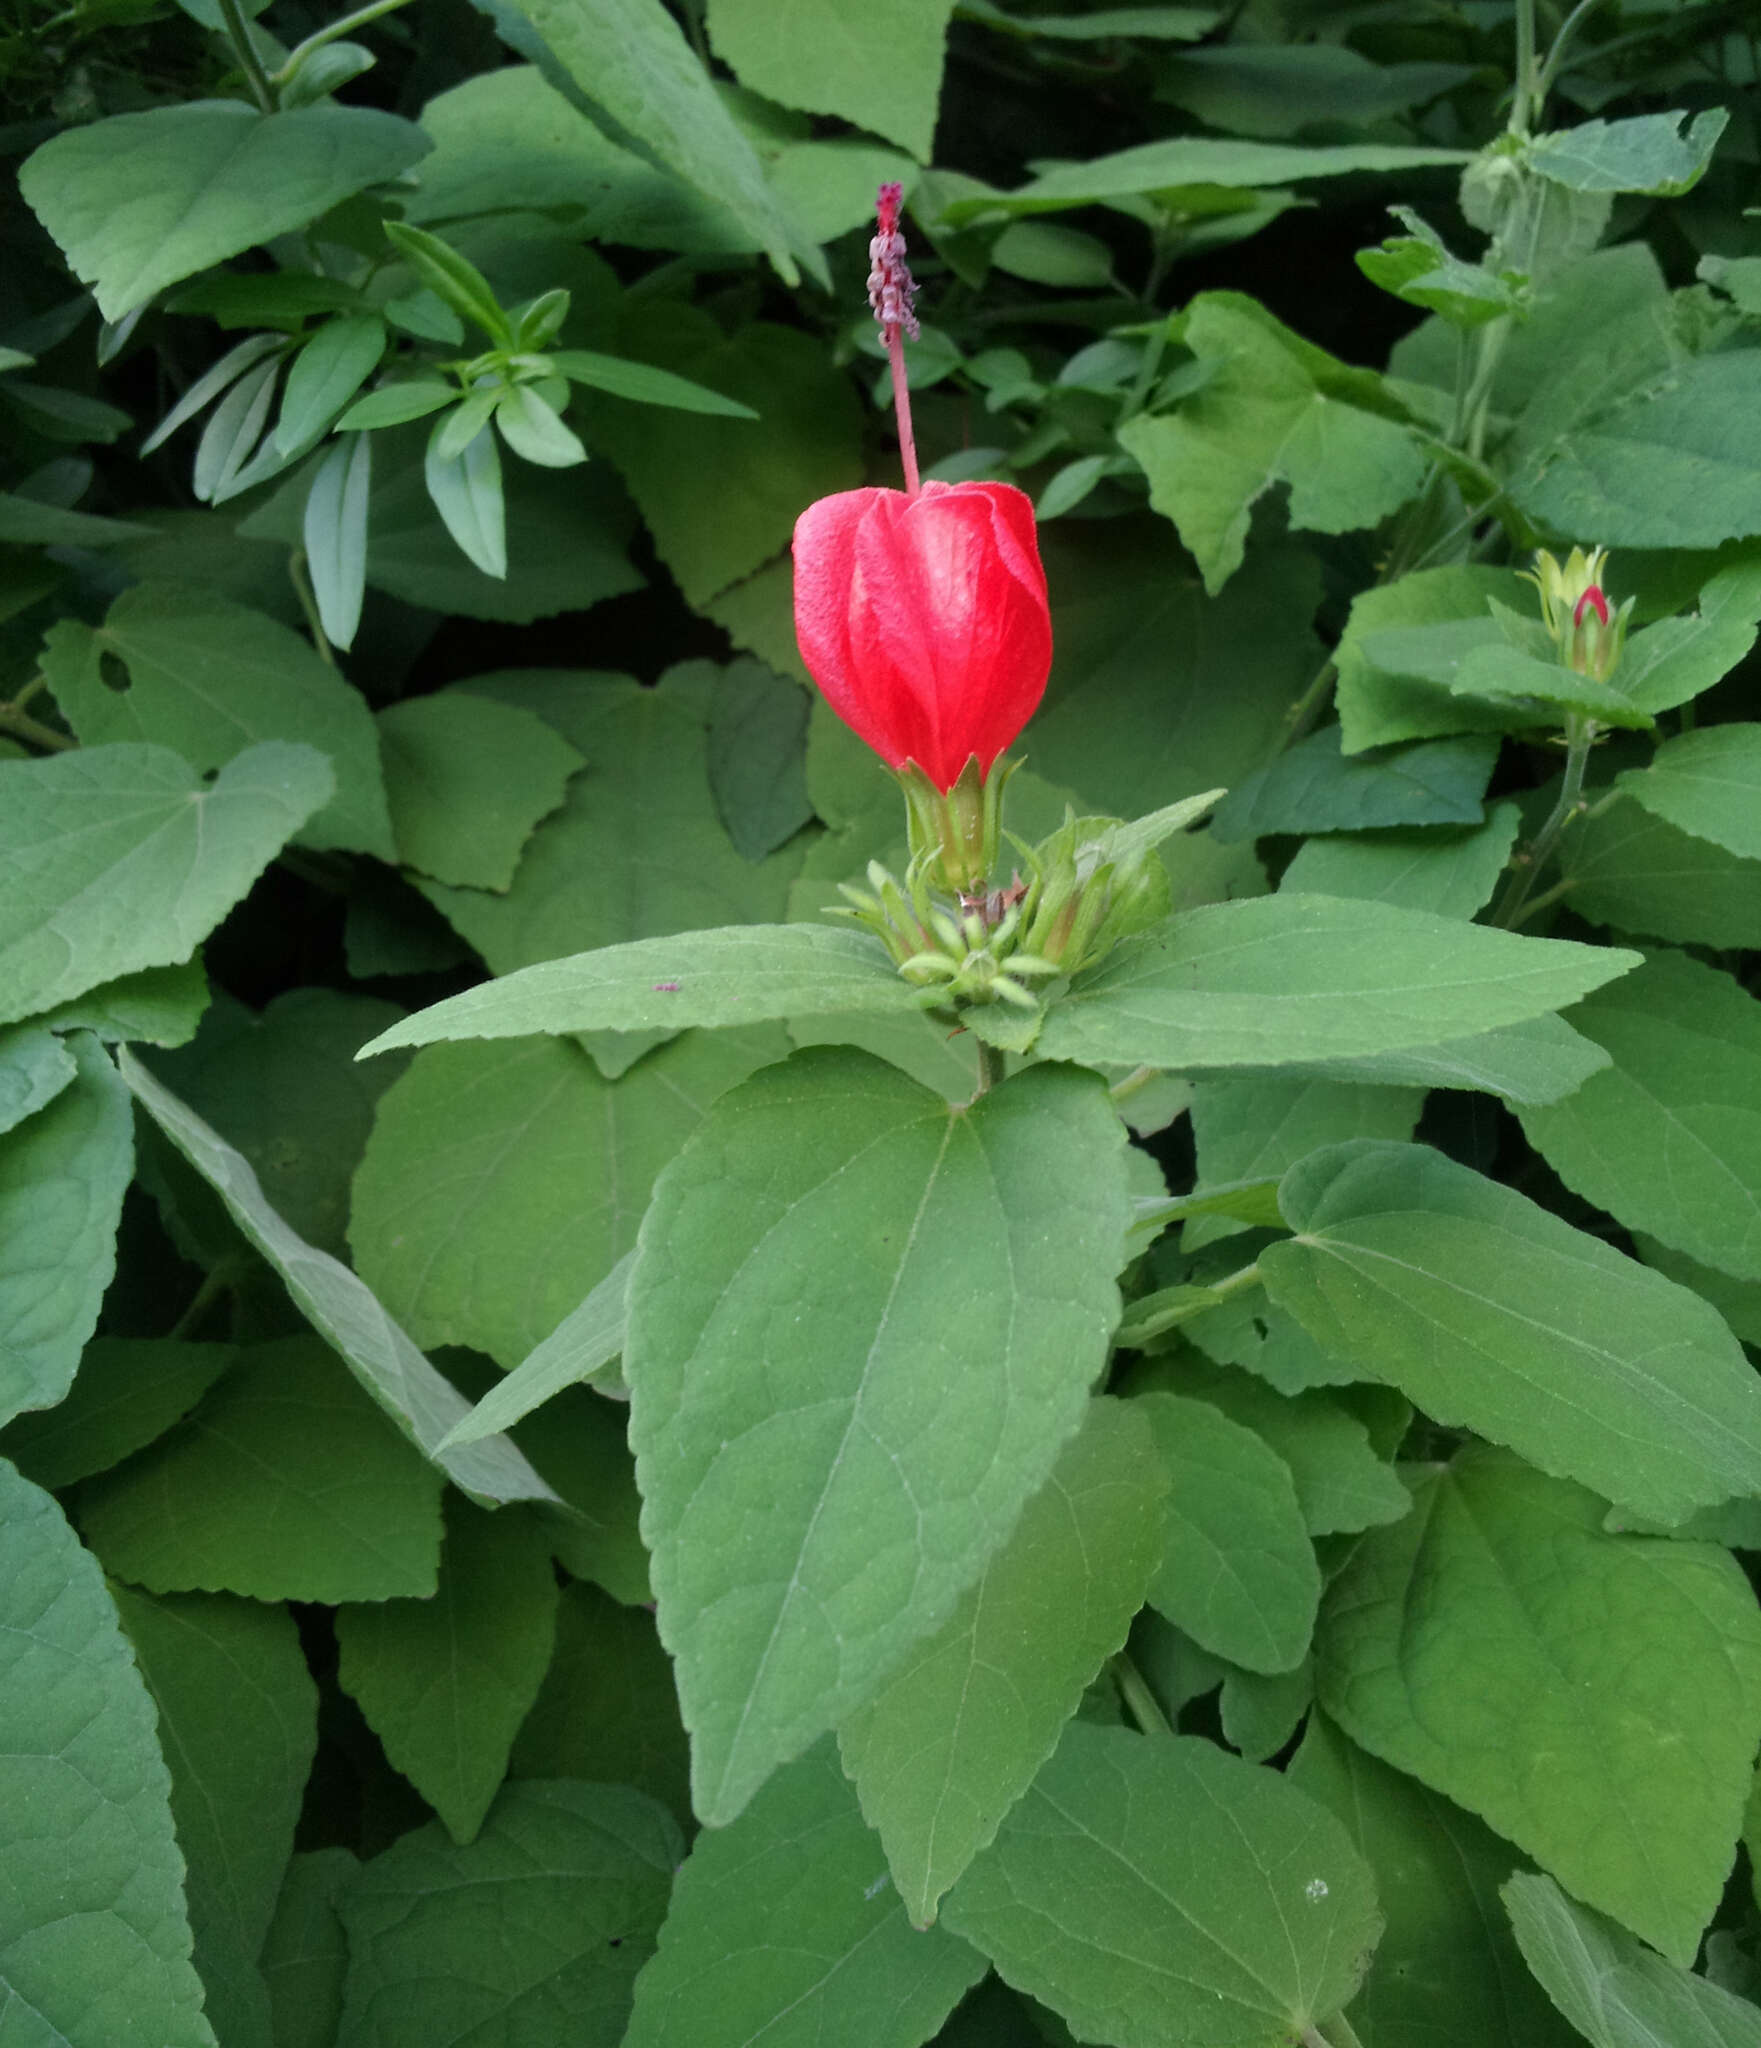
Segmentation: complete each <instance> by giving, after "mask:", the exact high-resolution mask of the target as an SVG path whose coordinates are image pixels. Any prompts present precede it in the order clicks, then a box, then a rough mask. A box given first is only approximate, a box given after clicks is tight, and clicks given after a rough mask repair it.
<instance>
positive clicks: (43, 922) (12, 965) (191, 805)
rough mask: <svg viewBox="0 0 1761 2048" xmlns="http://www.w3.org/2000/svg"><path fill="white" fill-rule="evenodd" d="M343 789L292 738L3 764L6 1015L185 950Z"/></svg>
mask: <svg viewBox="0 0 1761 2048" xmlns="http://www.w3.org/2000/svg"><path fill="white" fill-rule="evenodd" d="M81 132H82V133H83V132H84V131H81ZM332 787H333V778H332V776H331V772H330V764H329V763H328V762H327V761H326V760H325V758H324V756H323V755H322V754H320V753H319V752H318V751H317V749H316V748H314V747H307V746H299V745H294V744H290V743H288V742H285V741H280V740H272V741H268V742H266V743H265V744H264V745H262V746H256V747H247V748H246V749H245V751H244V752H243V753H242V754H239V755H237V756H235V757H234V758H233V759H232V760H231V761H229V762H228V763H227V764H226V766H225V767H224V768H222V769H221V771H220V773H219V774H218V775H217V776H216V777H215V778H214V780H213V782H212V783H209V784H207V785H204V783H203V781H202V778H201V777H200V776H199V775H198V774H197V773H196V771H195V769H194V768H192V767H191V766H190V764H189V763H188V762H187V761H186V760H184V759H183V757H182V756H181V755H179V754H174V753H172V752H171V751H170V750H169V749H168V748H166V747H150V746H104V747H89V748H87V747H82V748H79V749H77V750H75V751H73V752H70V753H65V754H56V755H54V756H52V757H51V758H50V759H48V760H46V761H0V1023H10V1022H11V1021H12V1020H13V1019H14V1018H16V1017H30V1016H34V1015H35V1014H36V1013H37V1012H38V1011H40V1010H48V1009H53V1008H54V1007H55V1006H56V1005H57V1004H60V1003H65V1002H68V1001H69V1000H71V998H73V997H74V996H79V995H84V993H85V992H86V990H87V989H89V988H96V987H97V985H98V984H99V983H100V982H104V981H114V980H116V979H117V977H118V976H119V975H124V974H132V973H134V972H135V971H136V970H137V969H138V968H142V967H167V966H171V965H173V964H174V963H176V962H178V961H182V960H187V959H188V958H189V957H190V955H191V953H193V952H194V951H195V949H196V947H197V945H198V944H199V943H200V942H201V941H202V940H203V939H205V938H206V937H207V935H208V933H209V932H210V931H212V930H213V928H214V927H215V925H217V924H218V923H219V922H220V920H221V919H222V918H223V917H224V916H225V915H226V913H227V912H228V911H229V910H230V909H231V908H232V906H233V905H234V904H235V903H236V902H237V901H238V900H239V898H240V897H241V896H242V895H243V894H244V893H245V891H246V890H247V889H248V888H249V887H250V886H251V884H252V883H253V882H254V881H255V880H256V879H257V877H258V875H260V874H261V873H262V871H263V869H264V868H265V867H266V866H267V865H268V863H269V861H270V859H271V857H272V856H273V855H274V854H275V853H276V852H277V851H278V850H279V849H280V848H281V847H282V846H283V845H284V844H285V843H286V842H287V841H288V840H289V839H291V838H292V837H293V835H294V833H296V832H297V831H298V830H299V828H300V827H301V826H302V825H303V824H304V823H305V822H306V820H307V819H308V818H309V817H310V816H311V815H312V813H313V812H314V811H315V810H317V809H318V807H319V806H320V805H321V804H323V803H325V802H327V801H328V799H329V796H330V793H331V789H332Z"/></svg>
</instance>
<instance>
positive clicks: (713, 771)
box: [709, 661, 813, 860]
mask: <svg viewBox="0 0 1761 2048" xmlns="http://www.w3.org/2000/svg"><path fill="white" fill-rule="evenodd" d="M811 709H812V704H811V701H810V699H809V698H808V697H807V695H806V693H805V692H804V691H803V690H802V689H801V688H800V686H799V685H798V684H796V683H793V682H791V681H790V680H789V678H788V677H787V676H780V675H778V674H777V672H776V670H775V669H773V668H771V667H769V666H768V665H767V664H766V663H764V662H762V661H733V662H730V663H729V664H728V667H727V669H726V671H725V673H724V675H723V677H722V681H721V684H720V686H719V687H718V688H717V690H716V693H715V699H714V707H713V709H712V710H711V712H710V719H709V787H710V792H711V794H712V795H713V796H714V798H715V808H716V814H717V816H718V817H719V818H720V819H721V821H722V825H723V827H724V828H725V829H726V831H727V835H728V837H729V838H730V839H731V840H732V841H733V842H734V844H735V846H736V847H738V848H739V850H740V852H741V854H742V855H743V856H744V857H745V858H746V859H747V860H763V859H764V857H765V855H766V854H769V853H774V852H775V851H776V850H777V848H778V847H779V846H782V845H784V844H785V843H786V842H787V841H788V840H790V839H792V838H793V837H794V836H795V834H796V833H797V832H799V831H800V829H801V827H802V826H803V825H805V824H806V823H807V822H808V821H809V819H811V818H812V816H813V803H812V800H811V799H810V798H809V796H808V794H807V774H806V746H807V721H808V716H809V713H810V712H811Z"/></svg>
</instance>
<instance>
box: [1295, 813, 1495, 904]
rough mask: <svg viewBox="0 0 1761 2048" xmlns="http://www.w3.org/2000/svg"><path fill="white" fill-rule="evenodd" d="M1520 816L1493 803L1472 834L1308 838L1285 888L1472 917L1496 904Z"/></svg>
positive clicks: (1363, 834) (1354, 834) (1355, 834)
mask: <svg viewBox="0 0 1761 2048" xmlns="http://www.w3.org/2000/svg"><path fill="white" fill-rule="evenodd" d="M1520 823H1521V813H1520V812H1519V811H1518V809H1517V806H1516V805H1515V804H1513V803H1502V804H1494V805H1493V806H1492V808H1491V809H1490V810H1489V811H1488V812H1487V814H1486V822H1485V824H1483V825H1480V826H1477V827H1475V828H1474V829H1473V830H1472V831H1468V832H1376V833H1368V832H1361V833H1360V832H1349V833H1348V832H1341V833H1335V834H1332V835H1326V836H1317V837H1315V838H1313V839H1309V840H1305V841H1304V843H1303V845H1302V846H1301V847H1300V848H1298V850H1297V855H1296V858H1295V859H1294V860H1293V861H1292V862H1291V863H1290V865H1289V867H1287V868H1286V869H1285V870H1284V875H1283V879H1282V880H1281V881H1280V883H1279V887H1280V889H1288V890H1289V891H1290V892H1291V893H1292V894H1293V895H1301V896H1360V897H1363V898H1364V899H1365V900H1366V901H1369V902H1375V903H1393V904H1396V905H1398V906H1399V908H1401V909H1402V910H1428V911H1431V912H1432V913H1433V914H1434V915H1436V916H1438V917H1463V918H1467V917H1472V916H1473V914H1474V912H1475V911H1477V910H1481V909H1483V908H1484V907H1485V905H1486V904H1488V903H1489V902H1491V900H1492V892H1493V890H1494V889H1496V888H1497V886H1498V881H1499V877H1500V876H1501V875H1502V874H1503V873H1504V868H1505V864H1506V862H1507V861H1508V860H1509V859H1510V850H1511V848H1512V846H1513V845H1514V844H1515V843H1516V834H1517V827H1518V825H1519V824H1520Z"/></svg>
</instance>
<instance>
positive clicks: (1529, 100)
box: [1507, 0, 1540, 136]
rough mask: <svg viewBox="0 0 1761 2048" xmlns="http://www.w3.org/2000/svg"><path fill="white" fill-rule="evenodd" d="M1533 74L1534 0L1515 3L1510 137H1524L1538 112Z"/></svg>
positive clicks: (1534, 76)
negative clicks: (1514, 78) (1514, 68)
mask: <svg viewBox="0 0 1761 2048" xmlns="http://www.w3.org/2000/svg"><path fill="white" fill-rule="evenodd" d="M1538 101H1539V93H1538V91H1537V88H1536V74H1535V0H1516V80H1515V83H1514V85H1513V86H1512V88H1511V98H1510V120H1509V123H1508V124H1507V125H1508V128H1509V132H1510V133H1511V134H1512V135H1522V136H1526V135H1527V134H1528V132H1529V123H1530V121H1531V120H1532V119H1533V118H1534V117H1535V115H1537V114H1538V113H1539V112H1540V107H1539V105H1538Z"/></svg>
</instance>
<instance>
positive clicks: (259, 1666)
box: [114, 1586, 318, 2048]
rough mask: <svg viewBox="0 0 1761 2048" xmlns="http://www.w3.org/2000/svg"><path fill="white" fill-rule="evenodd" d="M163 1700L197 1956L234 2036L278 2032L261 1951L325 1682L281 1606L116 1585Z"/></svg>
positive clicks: (213, 2004)
mask: <svg viewBox="0 0 1761 2048" xmlns="http://www.w3.org/2000/svg"><path fill="white" fill-rule="evenodd" d="M114 1597H115V1600H116V1606H117V1611H118V1614H119V1615H120V1617H121V1621H122V1625H123V1627H124V1629H126V1630H127V1632H128V1637H129V1641H130V1642H131V1643H132V1644H133V1645H134V1653H135V1657H136V1660H137V1661H138V1663H139V1664H140V1667H141V1676H142V1677H143V1678H144V1679H145V1680H146V1682H147V1687H148V1690H149V1691H150V1692H151V1693H152V1695H153V1702H154V1705H155V1706H157V1708H158V1709H159V1741H160V1746H161V1748H162V1749H163V1750H164V1752H165V1759H166V1762H167V1763H168V1764H169V1765H170V1768H171V1817H172V1820H173V1821H174V1822H175V1823H176V1826H177V1840H178V1846H179V1847H180V1848H181V1849H182V1850H183V1853H184V1858H185V1860H186V1862H187V1863H188V1865H189V1909H190V1931H191V1933H192V1934H193V1935H194V1937H195V1954H194V1957H193V1960H194V1962H195V1965H196V1968H197V1969H198V1970H199V1971H200V1972H201V1975H202V1980H203V1982H204V1983H205V1984H206V1985H207V1987H208V2000H207V2011H208V2016H209V2019H210V2021H211V2022H212V2023H213V2024H214V2025H215V2026H216V2027H218V2028H219V2029H220V2030H221V2032H222V2034H223V2036H224V2038H225V2040H226V2042H227V2044H228V2048H231V2044H232V2043H233V2042H235V2041H241V2042H242V2041H243V2040H245V2039H247V2038H249V2037H250V2036H251V2035H255V2036H256V2038H258V2039H259V2040H261V2041H263V2042H264V2043H265V2044H267V2043H268V2040H269V1993H268V1987H267V1986H266V1985H265V1984H264V1982H263V1980H262V1977H261V1976H260V1975H259V1974H258V1971H257V1967H256V1965H257V1957H258V1955H259V1954H260V1953H261V1951H262V1947H263V1941H264V1937H265V1936H266V1935H267V1934H268V1931H269V1923H270V1921H271V1919H272V1918H273V1916H274V1913H275V1902H276V1900H277V1898H278V1897H279V1895H280V1892H281V1881H282V1877H283V1875H284V1874H285V1872H286V1870H287V1864H288V1858H289V1857H290V1856H291V1855H292V1853H293V1842H294V1823H295V1822H296V1821H297V1820H298V1819H299V1816H300V1802H301V1796H302V1794H303V1793H304V1791H305V1788H306V1777H307V1774H308V1773H309V1772H310V1770H311V1768H312V1758H313V1755H314V1753H315V1752H316V1750H317V1747H318V1689H317V1687H316V1686H315V1685H314V1684H313V1683H312V1678H311V1674H310V1673H309V1672H308V1671H307V1669H306V1659H305V1654H304V1652H303V1651H302V1650H301V1648H300V1638H299V1631H298V1630H297V1629H296V1628H295V1627H294V1624H293V1619H292V1617H291V1616H290V1615H289V1614H288V1613H287V1611H286V1609H285V1608H280V1607H265V1606H262V1605H261V1604H259V1603H258V1602H256V1601H251V1600H239V1599H235V1598H234V1597H233V1596H232V1595H231V1594H227V1593H179V1594H173V1595H172V1596H170V1597H169V1598H167V1599H163V1600H156V1599H154V1598H153V1597H152V1596H151V1595H149V1594H146V1593H139V1592H135V1591H134V1590H133V1589H131V1588H129V1587H126V1586H119V1587H117V1588H116V1590H115V1594H114Z"/></svg>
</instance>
